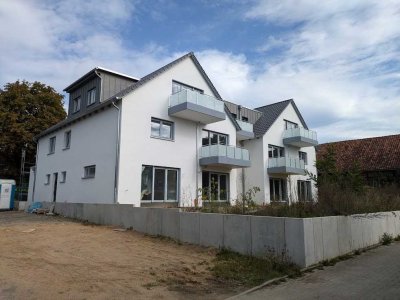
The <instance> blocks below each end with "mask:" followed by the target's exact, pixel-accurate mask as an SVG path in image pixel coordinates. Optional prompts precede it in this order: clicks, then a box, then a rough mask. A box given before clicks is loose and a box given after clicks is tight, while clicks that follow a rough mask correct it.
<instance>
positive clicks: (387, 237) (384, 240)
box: [381, 232, 393, 246]
mask: <svg viewBox="0 0 400 300" xmlns="http://www.w3.org/2000/svg"><path fill="white" fill-rule="evenodd" d="M392 242H393V236H392V235H391V234H389V233H387V232H385V233H384V234H383V235H382V237H381V244H382V245H386V246H387V245H390V244H391V243H392Z"/></svg>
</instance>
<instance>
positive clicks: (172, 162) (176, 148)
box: [118, 58, 236, 206]
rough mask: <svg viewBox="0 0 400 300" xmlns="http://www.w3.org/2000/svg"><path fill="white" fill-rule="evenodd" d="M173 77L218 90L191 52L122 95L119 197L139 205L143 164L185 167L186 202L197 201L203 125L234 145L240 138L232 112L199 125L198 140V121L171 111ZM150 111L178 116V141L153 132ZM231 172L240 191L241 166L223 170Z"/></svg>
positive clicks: (182, 183) (233, 193)
mask: <svg viewBox="0 0 400 300" xmlns="http://www.w3.org/2000/svg"><path fill="white" fill-rule="evenodd" d="M172 80H176V81H179V82H182V83H185V84H188V85H191V86H194V87H197V88H200V89H202V90H204V93H205V94H208V95H213V93H212V91H211V89H210V88H209V86H208V85H207V83H206V81H205V80H204V78H203V77H202V76H201V74H200V73H199V72H198V70H197V68H196V66H195V65H194V63H193V62H192V60H191V59H190V58H186V59H185V60H183V61H182V62H180V63H179V64H177V65H175V66H173V67H172V68H171V69H169V70H167V71H165V72H164V73H163V74H161V75H159V76H158V77H157V78H154V79H153V80H151V81H149V82H147V83H146V84H144V85H143V86H141V87H139V88H138V89H137V90H135V91H134V92H132V93H130V94H128V95H127V96H125V97H124V99H123V101H122V122H121V151H120V161H121V163H120V168H119V185H118V201H119V203H125V204H128V203H130V204H134V205H135V206H140V195H141V169H142V165H153V166H162V167H171V168H179V169H180V200H181V205H192V204H193V200H194V199H195V198H196V196H197V192H196V188H197V187H198V188H201V168H200V167H199V174H198V185H196V166H197V165H198V158H196V151H197V150H198V148H200V147H201V130H202V129H203V128H206V129H209V130H213V131H218V132H221V133H226V134H228V135H229V141H230V144H231V145H235V143H236V129H235V128H234V125H233V124H232V123H231V121H230V120H229V119H228V118H227V119H226V120H224V121H220V122H217V123H213V124H209V125H207V126H205V127H204V126H203V125H199V128H198V139H197V141H198V144H197V146H196V126H197V125H196V123H194V122H192V121H188V120H184V119H181V118H176V117H170V116H169V115H168V104H169V96H170V95H171V91H172ZM151 117H155V118H160V119H164V120H169V121H173V122H174V127H175V139H174V141H168V140H161V139H156V138H152V137H150V134H151V127H150V123H151ZM219 171H224V172H229V173H230V196H231V198H235V197H236V170H221V169H220V170H219Z"/></svg>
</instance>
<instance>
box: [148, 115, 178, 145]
mask: <svg viewBox="0 0 400 300" xmlns="http://www.w3.org/2000/svg"><path fill="white" fill-rule="evenodd" d="M153 122H154V123H155V122H159V124H160V128H159V135H153V131H152V128H151V125H152V123H153ZM163 125H169V126H170V128H171V131H170V137H169V138H168V137H163V136H161V128H162V126H163ZM150 137H151V138H155V139H160V140H166V141H175V123H174V122H172V121H168V120H163V119H160V118H155V117H151V121H150Z"/></svg>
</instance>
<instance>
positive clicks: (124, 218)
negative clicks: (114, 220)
mask: <svg viewBox="0 0 400 300" xmlns="http://www.w3.org/2000/svg"><path fill="white" fill-rule="evenodd" d="M119 205H120V224H121V226H122V227H124V228H131V227H132V228H133V226H134V220H133V218H134V213H133V205H130V204H119Z"/></svg>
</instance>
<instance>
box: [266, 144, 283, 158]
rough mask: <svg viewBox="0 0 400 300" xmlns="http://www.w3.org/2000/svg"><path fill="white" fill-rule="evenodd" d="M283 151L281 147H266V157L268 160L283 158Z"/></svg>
mask: <svg viewBox="0 0 400 300" xmlns="http://www.w3.org/2000/svg"><path fill="white" fill-rule="evenodd" d="M284 156H285V151H284V148H283V147H278V146H274V145H268V157H269V158H279V157H284Z"/></svg>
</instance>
